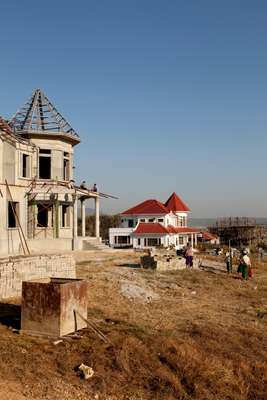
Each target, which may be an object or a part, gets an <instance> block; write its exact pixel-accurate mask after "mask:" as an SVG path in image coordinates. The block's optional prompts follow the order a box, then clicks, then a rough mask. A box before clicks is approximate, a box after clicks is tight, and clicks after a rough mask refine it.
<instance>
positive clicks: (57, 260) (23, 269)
mask: <svg viewBox="0 0 267 400" xmlns="http://www.w3.org/2000/svg"><path fill="white" fill-rule="evenodd" d="M49 277H58V278H76V269H75V260H74V258H73V257H72V255H44V256H28V257H23V256H21V257H8V258H2V259H0V299H7V298H11V297H19V296H21V290H22V281H27V280H32V279H40V278H49Z"/></svg>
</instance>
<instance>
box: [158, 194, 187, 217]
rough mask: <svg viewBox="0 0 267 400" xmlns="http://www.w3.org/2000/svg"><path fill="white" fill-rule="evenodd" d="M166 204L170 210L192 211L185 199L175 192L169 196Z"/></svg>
mask: <svg viewBox="0 0 267 400" xmlns="http://www.w3.org/2000/svg"><path fill="white" fill-rule="evenodd" d="M164 206H165V207H166V208H167V210H168V211H169V212H170V211H173V212H175V211H190V209H189V208H188V206H187V205H186V204H185V203H184V202H183V200H182V199H181V198H180V197H179V196H177V194H176V193H175V192H173V194H172V195H171V196H170V197H169V198H168V200H167V201H166V203H165V204H164Z"/></svg>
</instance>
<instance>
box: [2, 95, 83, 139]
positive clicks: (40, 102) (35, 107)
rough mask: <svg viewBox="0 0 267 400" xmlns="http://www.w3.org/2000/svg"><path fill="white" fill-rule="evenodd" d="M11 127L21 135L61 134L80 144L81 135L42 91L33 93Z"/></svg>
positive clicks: (12, 121) (13, 120)
mask: <svg viewBox="0 0 267 400" xmlns="http://www.w3.org/2000/svg"><path fill="white" fill-rule="evenodd" d="M9 125H10V126H11V127H12V129H13V130H14V131H15V132H16V133H19V134H31V133H32V134H52V135H57V134H60V135H63V136H66V137H69V138H70V139H72V140H74V141H76V142H80V138H79V135H78V134H77V133H76V132H75V130H74V129H73V128H72V127H71V126H70V124H69V123H68V122H67V121H66V119H65V118H64V117H63V116H62V115H61V114H60V113H59V112H58V111H57V109H56V107H55V106H54V105H53V104H52V103H51V102H50V101H49V99H48V98H47V97H46V96H45V94H44V93H43V92H42V91H41V89H36V90H35V91H34V92H33V94H32V95H31V97H30V99H29V100H28V101H27V102H26V104H25V105H24V106H23V107H22V108H20V109H19V110H18V111H17V112H16V114H15V115H14V116H13V117H12V119H11V121H10V122H9Z"/></svg>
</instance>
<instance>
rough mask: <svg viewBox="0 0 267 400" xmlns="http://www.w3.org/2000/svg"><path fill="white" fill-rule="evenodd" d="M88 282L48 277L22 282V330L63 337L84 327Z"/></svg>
mask: <svg viewBox="0 0 267 400" xmlns="http://www.w3.org/2000/svg"><path fill="white" fill-rule="evenodd" d="M87 289H88V285H87V281H85V280H81V279H65V278H48V279H40V280H33V281H27V282H23V283H22V304H21V329H22V330H23V331H25V332H28V333H31V334H40V335H48V336H63V335H67V334H69V333H72V332H75V331H76V330H79V329H82V328H85V327H86V323H85V322H84V321H83V320H82V318H79V316H78V315H77V314H76V313H75V311H78V313H79V314H81V315H82V316H83V317H84V318H85V319H86V318H87Z"/></svg>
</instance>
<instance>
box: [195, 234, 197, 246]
mask: <svg viewBox="0 0 267 400" xmlns="http://www.w3.org/2000/svg"><path fill="white" fill-rule="evenodd" d="M195 247H197V233H196V234H195Z"/></svg>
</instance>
